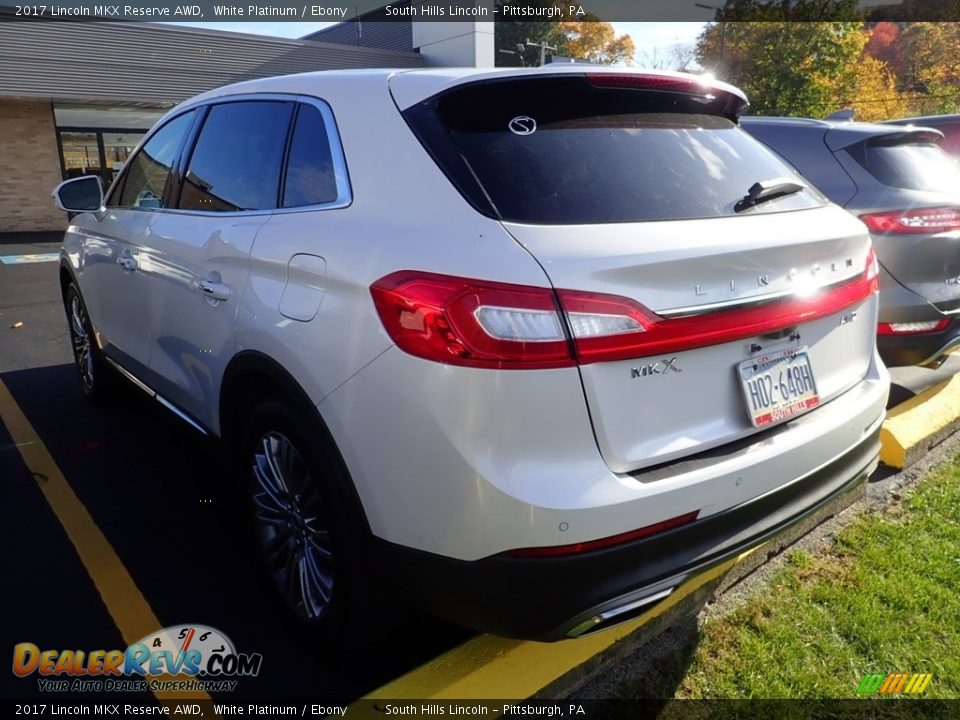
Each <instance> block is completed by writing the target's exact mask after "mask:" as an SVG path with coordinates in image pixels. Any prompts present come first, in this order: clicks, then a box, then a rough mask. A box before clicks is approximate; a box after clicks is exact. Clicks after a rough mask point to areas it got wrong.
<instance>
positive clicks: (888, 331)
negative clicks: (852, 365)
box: [877, 318, 950, 335]
mask: <svg viewBox="0 0 960 720" xmlns="http://www.w3.org/2000/svg"><path fill="white" fill-rule="evenodd" d="M949 324H950V318H943V319H942V320H925V321H922V322H905V323H877V335H923V334H925V333H935V332H940V331H941V330H946V328H947V325H949Z"/></svg>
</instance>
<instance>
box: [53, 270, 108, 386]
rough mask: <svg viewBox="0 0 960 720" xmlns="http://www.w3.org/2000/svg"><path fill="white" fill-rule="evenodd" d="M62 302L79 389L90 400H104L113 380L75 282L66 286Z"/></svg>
mask: <svg viewBox="0 0 960 720" xmlns="http://www.w3.org/2000/svg"><path fill="white" fill-rule="evenodd" d="M63 303H64V309H65V310H66V313H67V325H68V327H69V330H70V347H71V349H72V350H73V361H74V363H76V366H77V370H78V371H79V373H80V387H81V389H82V390H83V394H84V395H86V396H87V398H89V399H90V400H93V401H97V402H100V401H103V400H105V399H106V398H107V396H108V395H109V394H110V390H111V385H112V382H111V381H112V380H113V378H112V376H111V375H110V370H109V368H108V367H107V364H106V362H105V361H104V359H103V355H101V353H100V350H99V348H98V347H97V343H96V340H95V339H94V334H93V325H92V324H91V322H90V314H89V313H88V312H87V306H86V304H85V303H84V302H83V297H81V295H80V291H79V290H78V289H77V286H76V284H75V283H72V282H71V283H70V284H69V285H68V286H67V291H66V293H64V296H63Z"/></svg>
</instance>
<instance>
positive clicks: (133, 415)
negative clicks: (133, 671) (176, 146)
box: [0, 237, 960, 701]
mask: <svg viewBox="0 0 960 720" xmlns="http://www.w3.org/2000/svg"><path fill="white" fill-rule="evenodd" d="M24 240H25V241H23V242H9V241H8V242H0V256H11V255H22V254H42V253H49V252H56V250H57V248H58V245H59V243H58V241H57V240H56V239H55V238H52V237H43V238H39V239H38V238H26V239H24ZM18 323H22V325H19V326H18V327H14V326H15V325H17V324H18ZM958 371H960V357H953V358H951V359H950V360H949V361H948V362H947V363H946V364H945V365H944V366H943V367H941V368H940V369H939V370H936V371H933V370H928V369H923V368H910V369H895V370H894V371H893V372H892V374H893V377H894V382H895V387H894V390H893V393H892V400H891V402H892V403H898V402H900V401H902V400H904V399H906V398H907V397H909V396H911V395H912V394H915V393H918V392H920V391H922V390H923V389H925V388H927V387H930V386H932V385H934V384H935V383H937V382H940V381H942V380H943V379H945V378H947V377H949V376H951V375H953V374H955V373H957V372H958ZM0 382H2V385H3V387H5V388H6V389H7V390H8V391H9V396H8V397H9V400H8V401H7V402H8V404H10V405H11V406H12V407H13V409H12V410H11V409H10V408H9V407H8V408H7V411H6V415H3V408H2V407H0V416H4V417H8V416H9V415H10V413H11V412H17V413H22V416H23V418H24V419H25V421H26V422H27V423H28V425H29V428H30V429H31V430H32V431H33V432H35V436H36V438H35V439H30V440H29V441H28V442H30V443H35V444H36V445H37V446H38V447H36V448H32V450H36V451H37V452H40V453H41V456H42V457H45V458H47V461H45V462H47V466H48V467H50V468H53V470H52V472H57V471H58V472H59V473H60V474H61V475H62V482H63V487H64V488H67V489H68V491H72V494H73V495H75V499H76V503H75V506H69V504H68V509H67V510H64V509H63V507H59V508H58V506H57V505H56V504H54V503H52V502H50V501H49V495H50V489H49V487H45V486H44V483H45V482H51V481H52V478H47V477H44V476H43V475H44V473H42V472H40V473H38V472H37V468H36V466H31V467H32V468H33V472H31V469H30V468H29V467H28V464H27V463H26V462H25V460H24V453H23V452H22V450H23V448H18V447H17V444H16V443H15V442H14V440H13V438H12V437H11V431H10V429H9V428H6V427H4V424H3V423H0V491H2V493H3V495H2V498H3V499H2V502H0V527H2V528H3V532H4V533H5V537H6V538H7V551H6V552H4V553H3V554H0V577H2V578H4V579H5V580H6V583H5V584H6V588H5V589H6V592H3V593H2V594H0V652H2V653H6V652H10V649H11V648H12V647H13V645H14V644H16V643H19V642H25V641H29V642H33V643H35V644H37V645H38V646H40V647H44V648H64V649H66V648H77V649H80V648H85V649H92V648H123V647H126V644H127V643H126V642H124V641H125V638H124V636H123V628H122V627H121V626H122V625H123V623H122V622H118V621H117V614H118V613H121V614H122V613H123V612H124V608H127V607H128V606H129V607H133V608H134V610H133V611H132V612H136V610H135V608H136V607H138V606H137V604H136V603H135V602H133V600H131V598H130V597H127V596H126V595H124V592H123V591H122V590H117V588H116V587H114V585H112V584H111V583H107V584H106V585H105V586H104V587H101V586H100V585H98V584H95V580H94V578H95V577H96V576H97V571H96V569H95V570H94V571H93V572H91V570H90V567H88V565H90V564H91V563H94V564H96V563H97V562H99V560H98V557H97V555H96V552H97V551H96V550H95V547H96V546H94V545H89V546H84V547H78V545H83V544H84V543H88V542H89V539H88V533H86V531H85V530H84V529H83V528H82V527H81V528H80V529H79V530H78V529H77V526H76V525H75V524H74V525H71V523H73V522H74V521H75V518H71V517H70V516H69V515H70V513H71V512H73V511H71V510H70V509H69V507H74V510H75V508H76V507H80V508H81V509H83V510H85V511H86V512H87V513H88V514H89V517H88V521H89V524H90V527H92V528H93V529H94V530H96V531H99V532H100V533H102V536H103V537H104V538H105V539H106V543H108V550H109V552H108V553H106V554H112V556H115V558H117V559H118V565H119V567H120V570H119V572H121V574H122V573H126V575H127V576H129V581H130V584H131V585H133V586H135V588H136V589H137V590H138V591H139V593H140V594H141V595H142V598H143V600H144V601H145V603H146V606H147V610H146V612H147V613H150V612H152V616H151V617H153V616H155V618H156V620H157V621H159V623H161V624H162V625H164V626H170V625H177V624H183V623H200V624H205V625H209V626H212V627H215V628H217V629H219V630H221V631H223V632H224V633H225V634H226V635H227V636H229V637H230V638H231V639H232V640H233V641H234V643H235V644H236V645H237V647H238V649H240V650H241V651H245V652H259V653H261V654H262V655H263V658H264V662H263V667H262V671H261V673H260V674H259V676H257V677H256V678H247V679H245V680H244V681H243V682H241V683H240V685H239V686H238V688H237V690H236V692H235V693H232V694H231V696H230V697H231V698H232V699H237V698H242V697H249V698H260V699H263V698H313V699H317V700H322V699H329V700H342V701H345V700H349V699H352V698H356V697H359V696H361V695H364V694H366V693H369V692H371V691H373V690H375V689H376V688H379V687H381V686H383V685H385V684H387V683H388V682H390V681H391V680H393V679H394V678H397V677H399V676H401V675H403V674H404V673H407V672H409V671H411V670H413V669H414V668H417V667H418V666H421V665H422V664H423V663H425V662H427V661H428V660H430V659H431V658H434V657H435V656H437V655H438V654H440V653H442V652H444V651H447V650H449V649H451V648H454V647H456V646H458V645H460V644H461V643H463V642H464V641H465V640H467V639H468V638H469V637H471V633H469V632H467V631H465V630H462V629H459V628H453V627H450V626H447V625H443V624H441V623H438V622H434V621H432V620H429V619H424V618H419V617H416V616H409V617H408V619H407V620H406V621H403V622H400V623H398V624H397V625H395V626H393V627H391V628H390V631H389V632H385V633H384V638H383V641H382V642H381V643H378V644H376V645H374V646H372V647H367V648H364V649H363V650H359V651H357V652H355V653H346V654H340V655H338V656H336V657H331V656H330V655H329V654H327V653H325V652H324V649H323V648H320V647H318V646H317V645H316V643H314V642H312V640H311V639H310V638H309V637H306V636H304V635H303V634H302V633H298V632H296V631H295V630H294V629H292V628H291V627H289V626H288V625H287V624H286V623H285V622H284V621H283V620H282V618H281V616H280V614H279V613H277V612H276V607H275V605H274V602H273V598H272V595H271V592H270V590H269V588H267V587H265V586H264V585H263V583H262V582H261V580H260V577H259V575H258V574H257V573H256V572H254V571H253V569H252V568H251V563H250V560H249V558H248V557H247V555H246V554H245V553H244V552H243V551H242V548H241V547H240V544H239V542H238V536H239V535H240V534H241V531H240V527H239V525H240V524H239V522H238V518H237V513H236V511H235V506H234V504H233V503H232V502H230V500H231V498H232V496H233V492H232V488H231V487H230V484H229V481H228V478H226V477H225V475H224V472H223V468H224V467H225V463H224V460H223V458H222V457H221V455H220V450H219V447H218V446H217V445H216V444H215V443H213V442H211V441H209V440H207V439H205V438H203V437H201V436H199V435H198V434H196V433H194V432H193V431H192V430H190V429H189V428H186V427H185V426H183V425H182V424H181V423H179V421H178V420H176V419H175V418H173V417H172V416H170V415H168V414H167V413H166V411H164V410H163V409H162V408H160V407H159V406H158V405H156V404H154V403H152V402H151V401H150V400H149V399H148V398H147V397H146V396H144V395H142V394H141V393H139V392H138V391H137V390H135V389H133V388H130V389H128V390H126V391H122V392H120V393H118V395H117V397H116V398H115V400H114V402H113V403H112V404H110V405H107V406H104V407H100V406H96V405H92V404H90V403H89V402H87V401H86V399H85V398H84V397H83V395H82V393H81V391H80V386H79V382H78V379H77V375H76V370H75V369H74V367H73V364H72V358H71V356H70V349H69V340H68V334H67V326H66V320H65V318H64V313H63V309H62V306H61V301H60V295H59V288H58V282H57V263H56V262H26V263H17V264H0ZM2 389H3V388H2V387H0V391H2ZM3 402H4V401H3V398H2V392H0V405H2V403H3ZM30 437H31V438H32V437H33V436H30ZM35 475H36V476H35ZM64 515H68V517H64ZM65 528H67V529H65ZM71 528H72V530H71ZM87 529H88V530H89V528H87ZM68 533H72V534H68ZM78 538H79V539H78ZM91 548H94V549H93V550H92V549H91ZM85 553H86V554H85ZM91 558H93V559H91ZM104 562H106V560H104ZM120 585H122V583H120ZM105 588H106V589H105ZM141 620H142V618H141ZM126 640H127V641H129V638H126ZM40 694H41V693H40V692H39V689H38V686H37V684H36V681H35V680H23V679H19V678H16V677H14V676H13V675H12V673H9V672H0V697H20V698H28V697H35V696H38V695H40Z"/></svg>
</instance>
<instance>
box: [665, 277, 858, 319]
mask: <svg viewBox="0 0 960 720" xmlns="http://www.w3.org/2000/svg"><path fill="white" fill-rule="evenodd" d="M856 278H857V276H856V275H851V276H850V277H848V278H845V279H843V280H838V281H837V282H833V283H829V284H827V285H820V286H818V287H816V288H813V292H820V291H821V290H829V289H831V288H834V287H838V286H840V285H846V284H847V283H849V282H851V281H852V280H855V279H856ZM796 294H797V291H796V290H780V291H777V292H771V293H767V294H765V295H751V296H750V297H745V298H737V299H735V300H722V301H720V302H715V303H706V304H704V305H688V306H686V307H679V308H669V309H667V310H659V311H657V315H660V316H661V317H681V316H684V315H704V314H706V313H711V312H718V311H720V310H730V309H733V308H748V307H752V306H755V305H765V304H767V303H770V302H774V301H776V300H782V299H783V298H787V297H790V296H791V295H796Z"/></svg>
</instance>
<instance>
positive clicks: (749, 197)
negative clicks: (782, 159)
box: [733, 178, 807, 212]
mask: <svg viewBox="0 0 960 720" xmlns="http://www.w3.org/2000/svg"><path fill="white" fill-rule="evenodd" d="M806 189H807V186H806V185H803V184H802V183H798V182H797V181H796V180H791V179H790V178H771V179H770V180H761V181H760V182H756V183H754V184H753V185H751V186H750V189H749V190H748V191H747V194H746V195H744V196H743V197H742V198H740V200H738V201H737V204H736V205H734V206H733V211H734V212H743V211H744V210H746V209H748V208H752V207H754V206H755V205H759V204H760V203H763V202H767V200H775V199H776V198H781V197H785V196H787V195H793V194H794V193H798V192H800V191H801V190H806Z"/></svg>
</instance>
